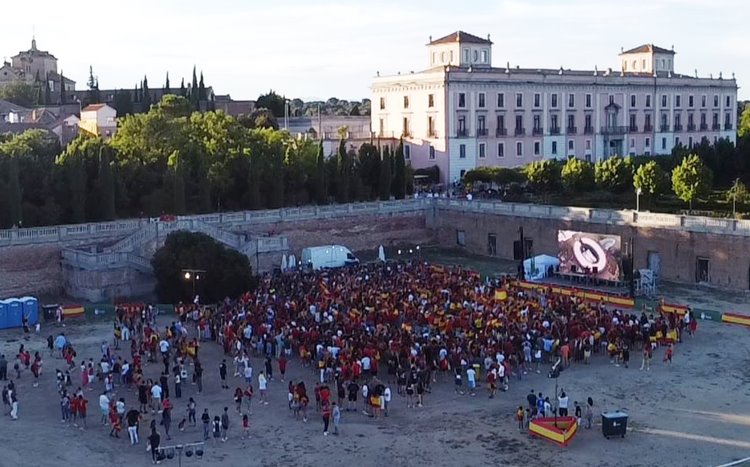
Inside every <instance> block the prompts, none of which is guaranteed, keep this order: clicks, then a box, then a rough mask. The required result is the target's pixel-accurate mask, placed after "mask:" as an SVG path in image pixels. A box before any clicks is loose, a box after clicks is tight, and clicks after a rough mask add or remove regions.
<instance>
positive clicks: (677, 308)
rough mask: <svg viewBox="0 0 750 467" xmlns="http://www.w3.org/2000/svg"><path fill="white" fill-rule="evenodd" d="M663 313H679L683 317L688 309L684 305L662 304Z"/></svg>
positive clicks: (660, 307)
mask: <svg viewBox="0 0 750 467" xmlns="http://www.w3.org/2000/svg"><path fill="white" fill-rule="evenodd" d="M659 309H660V310H661V312H662V313H677V315H679V316H683V315H684V314H685V313H687V310H688V309H687V307H686V306H682V305H670V304H668V303H662V304H661V305H660V306H659Z"/></svg>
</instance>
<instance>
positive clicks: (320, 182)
mask: <svg viewBox="0 0 750 467" xmlns="http://www.w3.org/2000/svg"><path fill="white" fill-rule="evenodd" d="M325 164H326V161H325V156H324V155H323V141H322V140H321V141H320V144H319V145H318V157H317V159H316V161H315V201H316V202H317V203H318V204H325V202H326V198H327V190H326V165H325Z"/></svg>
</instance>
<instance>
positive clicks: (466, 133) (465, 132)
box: [456, 128, 469, 138]
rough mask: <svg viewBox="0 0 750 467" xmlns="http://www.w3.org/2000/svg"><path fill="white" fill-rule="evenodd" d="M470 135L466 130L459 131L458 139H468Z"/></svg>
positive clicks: (457, 132)
mask: <svg viewBox="0 0 750 467" xmlns="http://www.w3.org/2000/svg"><path fill="white" fill-rule="evenodd" d="M468 134H469V132H468V131H466V129H465V128H464V129H463V130H461V129H459V130H457V131H456V138H466V136H468Z"/></svg>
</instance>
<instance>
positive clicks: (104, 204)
mask: <svg viewBox="0 0 750 467" xmlns="http://www.w3.org/2000/svg"><path fill="white" fill-rule="evenodd" d="M110 151H111V150H110V149H109V148H108V147H106V146H104V145H102V146H101V147H100V148H99V177H98V180H97V184H98V197H97V200H98V203H99V206H100V207H99V219H101V220H105V221H111V220H114V219H115V218H116V217H117V213H116V212H115V175H114V167H113V165H114V163H113V162H112V161H111V160H110V155H109V153H110Z"/></svg>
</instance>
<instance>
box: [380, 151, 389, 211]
mask: <svg viewBox="0 0 750 467" xmlns="http://www.w3.org/2000/svg"><path fill="white" fill-rule="evenodd" d="M378 191H379V192H380V196H379V198H380V200H381V201H388V200H389V199H391V154H390V151H389V150H388V146H386V147H385V148H384V149H383V156H382V159H381V162H380V180H379V182H378Z"/></svg>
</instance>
